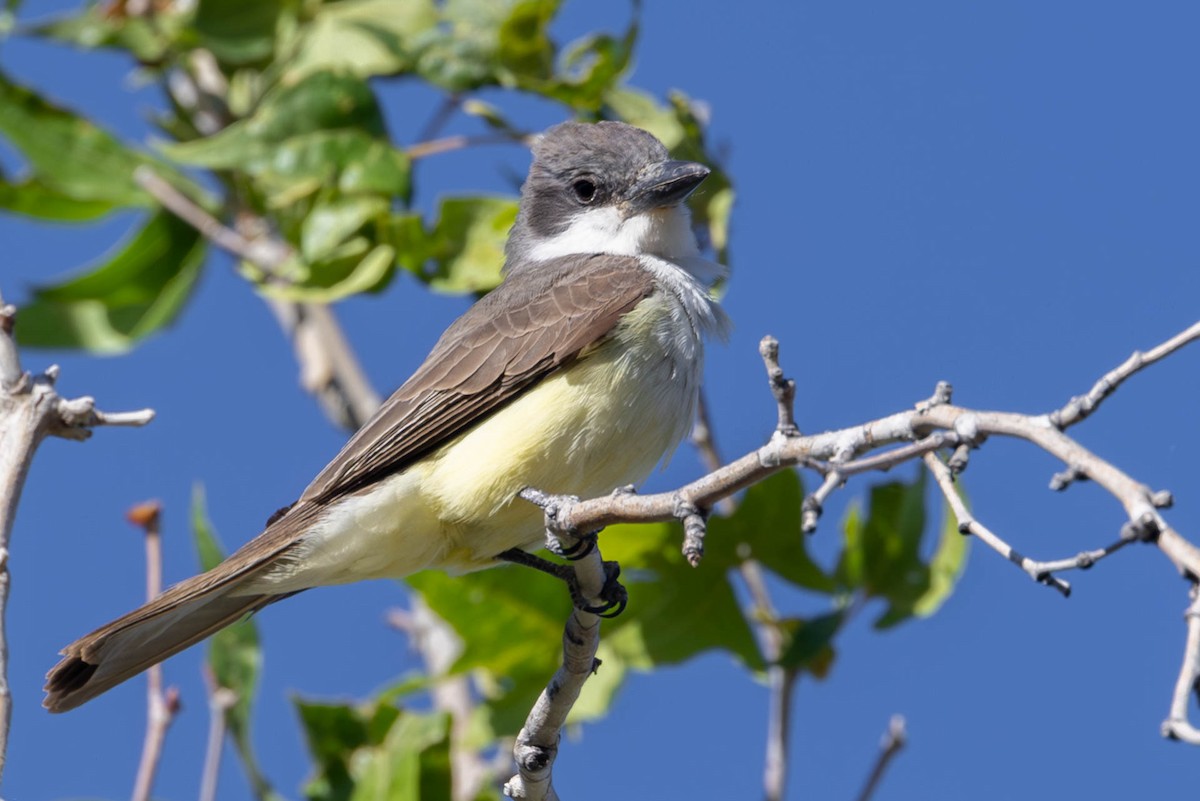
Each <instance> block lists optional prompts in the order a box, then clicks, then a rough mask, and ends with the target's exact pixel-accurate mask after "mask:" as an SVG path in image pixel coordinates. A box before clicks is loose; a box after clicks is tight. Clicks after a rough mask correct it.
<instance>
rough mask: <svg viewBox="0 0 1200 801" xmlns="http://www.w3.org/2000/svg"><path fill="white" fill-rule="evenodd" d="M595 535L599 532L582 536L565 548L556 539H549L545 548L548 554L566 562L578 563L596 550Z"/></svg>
mask: <svg viewBox="0 0 1200 801" xmlns="http://www.w3.org/2000/svg"><path fill="white" fill-rule="evenodd" d="M597 534H599V532H598V531H594V532H592V533H591V534H588V535H586V536H582V537H580V538H579V539H577V540H576V541H575V542H574V544H572V545H570V546H567V547H563V544H562V542H561V541H560V540H559V539H558V538H556V537H550V538H548V541H547V543H546V548H547V550H549V551H550V553H552V554H554V555H555V556H558V557H561V558H563V559H566V560H567V561H568V562H578V561H579V560H580V559H584V558H586V557H587V556H588V555H589V554H591V552H592V551H594V550H596V540H597V537H596V535H597Z"/></svg>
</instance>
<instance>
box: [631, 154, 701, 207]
mask: <svg viewBox="0 0 1200 801" xmlns="http://www.w3.org/2000/svg"><path fill="white" fill-rule="evenodd" d="M710 172H711V170H709V169H708V167H705V166H704V165H703V164H697V163H696V162H694V161H664V162H662V163H660V164H654V165H652V166H650V167H647V168H646V169H645V170H644V171H643V173H642V175H641V177H640V178H639V179H638V182H637V184H636V185H635V186H634V187H633V193H632V194H631V196H630V199H629V202H630V205H631V206H633V208H634V209H635V210H636V211H648V210H650V209H663V208H666V207H668V206H675V205H678V204H679V203H682V202H683V201H684V200H685V199H687V196H688V195H690V194H692V192H693V191H694V190H695V189H696V187H697V186H699V185H700V182H701V181H703V180H704V179H705V178H707V177H708V174H709V173H710Z"/></svg>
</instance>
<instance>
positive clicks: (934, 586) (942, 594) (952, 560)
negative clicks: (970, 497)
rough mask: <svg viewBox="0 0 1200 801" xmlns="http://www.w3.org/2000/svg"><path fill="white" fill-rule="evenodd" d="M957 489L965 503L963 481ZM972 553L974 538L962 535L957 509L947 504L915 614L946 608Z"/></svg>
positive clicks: (924, 615)
mask: <svg viewBox="0 0 1200 801" xmlns="http://www.w3.org/2000/svg"><path fill="white" fill-rule="evenodd" d="M957 489H958V493H959V494H960V495H962V496H963V500H964V501H965V500H966V493H965V492H964V491H963V487H962V483H961V482H959V483H958V484H957ZM970 550H971V538H970V537H968V536H966V535H965V534H962V533H961V532H959V530H958V520H957V519H956V518H955V516H954V510H952V509H951V508H950V504H948V503H943V505H942V532H941V537H940V538H939V539H938V544H937V549H936V550H935V551H934V552H933V558H932V559H930V560H929V587H928V588H927V589H926V590H925V592H924V593H922V594H921V595H920V596H919V597H918V598H917V599H916V600H915V601H913V614H915V615H916V616H917V617H929V616H930V615H932V614H933V613H934V612H936V611H937V610H938V609H940V608H941V607H942V604H943V603H945V602H946V599H948V598H949V597H950V594H951V593H952V592H954V587H955V585H957V584H958V579H959V577H960V576H962V574H963V570H965V569H966V567H967V555H968V554H969V553H970Z"/></svg>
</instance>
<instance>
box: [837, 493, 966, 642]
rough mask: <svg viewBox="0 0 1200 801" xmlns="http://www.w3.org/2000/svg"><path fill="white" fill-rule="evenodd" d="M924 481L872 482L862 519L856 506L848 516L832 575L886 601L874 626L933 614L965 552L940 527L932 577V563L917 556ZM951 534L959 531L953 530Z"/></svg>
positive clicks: (850, 586) (892, 623)
mask: <svg viewBox="0 0 1200 801" xmlns="http://www.w3.org/2000/svg"><path fill="white" fill-rule="evenodd" d="M925 486H926V477H925V473H924V472H922V473H920V474H919V475H918V478H917V480H916V481H914V482H912V483H911V484H904V483H901V482H892V483H888V484H880V485H878V486H875V487H872V489H871V496H870V506H869V512H868V514H867V517H866V520H865V521H863V520H862V516H861V513H860V512H859V511H858V509H857V508H852V510H851V513H850V514H848V516H847V519H846V523H845V525H844V528H843V531H844V535H845V539H844V548H843V552H842V557H841V561H840V563H839V565H838V569H837V572H836V575H837V578H838V580H839V582H841V584H842V585H843V586H844V587H845V588H847V589H849V590H857V591H861V592H862V593H863V594H864V595H865V596H866V597H867V598H881V599H883V600H884V601H886V602H887V608H886V609H885V610H884V612H883V614H882V615H881V616H880V617H879V618H878V619H877V620H876V621H875V627H876V628H879V629H885V628H890V627H892V626H895V625H897V624H899V623H902V622H904V621H905V620H908V619H909V618H911V617H913V616H914V615H918V614H929V613H932V611H933V610H935V609H936V608H937V607H938V606H939V605H940V604H941V603H942V601H943V600H944V599H945V598H946V596H947V595H948V593H949V592H950V590H951V589H952V587H953V582H954V579H955V578H956V577H957V575H958V573H959V571H961V568H962V563H963V559H964V557H965V551H964V550H962V543H960V542H956V541H953V540H951V539H948V538H947V532H946V531H945V529H944V528H943V532H942V537H941V542H940V544H939V546H938V549H937V553H935V559H936V560H937V565H938V571H939V576H938V578H937V579H936V581H935V579H934V577H933V573H932V569H931V565H930V564H926V563H925V562H924V561H923V560H922V558H921V539H922V535H923V533H924V529H925ZM955 536H960V535H958V534H957V532H955ZM935 584H936V586H935ZM918 608H919V609H920V610H922V611H918Z"/></svg>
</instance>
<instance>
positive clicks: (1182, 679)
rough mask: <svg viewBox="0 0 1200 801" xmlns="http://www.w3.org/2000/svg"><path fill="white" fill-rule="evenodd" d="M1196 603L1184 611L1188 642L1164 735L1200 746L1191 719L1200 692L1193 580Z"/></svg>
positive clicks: (1198, 590) (1199, 602) (1198, 613)
mask: <svg viewBox="0 0 1200 801" xmlns="http://www.w3.org/2000/svg"><path fill="white" fill-rule="evenodd" d="M1191 596H1192V602H1191V604H1189V605H1188V609H1187V612H1186V613H1185V614H1184V621H1185V622H1186V623H1187V642H1186V644H1185V645H1184V648H1183V665H1182V666H1181V667H1180V669H1179V678H1178V680H1176V682H1175V692H1174V693H1173V694H1172V695H1171V711H1170V714H1169V715H1168V716H1167V719H1166V720H1165V721H1163V725H1162V733H1163V736H1164V737H1170V738H1171V739H1174V740H1182V741H1183V742H1185V743H1190V744H1192V745H1200V729H1197V728H1196V727H1195V726H1193V725H1192V724H1191V723H1190V722H1188V706H1189V704H1190V701H1191V697H1192V694H1193V693H1195V694H1197V695H1200V584H1197V583H1195V582H1193V583H1192V589H1191Z"/></svg>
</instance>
